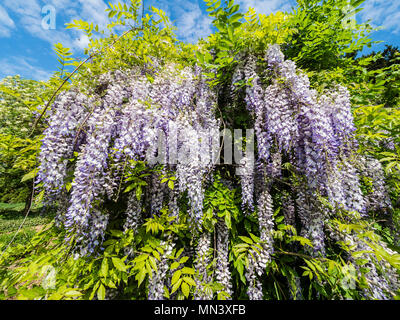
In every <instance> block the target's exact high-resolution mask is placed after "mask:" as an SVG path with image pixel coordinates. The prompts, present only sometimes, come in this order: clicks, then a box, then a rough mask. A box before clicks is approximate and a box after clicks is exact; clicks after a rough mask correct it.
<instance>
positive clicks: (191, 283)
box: [182, 277, 196, 287]
mask: <svg viewBox="0 0 400 320" xmlns="http://www.w3.org/2000/svg"><path fill="white" fill-rule="evenodd" d="M182 279H183V281H185V282H186V283H187V284H189V285H191V286H194V287H195V286H196V282H195V281H194V280H193V278H190V277H182Z"/></svg>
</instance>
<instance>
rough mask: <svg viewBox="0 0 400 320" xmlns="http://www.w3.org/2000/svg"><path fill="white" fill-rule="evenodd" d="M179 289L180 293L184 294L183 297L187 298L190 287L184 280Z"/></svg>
mask: <svg viewBox="0 0 400 320" xmlns="http://www.w3.org/2000/svg"><path fill="white" fill-rule="evenodd" d="M181 290H182V293H183V294H184V295H185V297H186V298H188V297H189V293H190V288H189V286H188V284H187V283H186V282H182V285H181Z"/></svg>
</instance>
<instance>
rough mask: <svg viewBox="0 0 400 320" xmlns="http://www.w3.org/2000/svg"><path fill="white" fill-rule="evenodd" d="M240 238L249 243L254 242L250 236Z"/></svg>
mask: <svg viewBox="0 0 400 320" xmlns="http://www.w3.org/2000/svg"><path fill="white" fill-rule="evenodd" d="M239 238H240V239H241V240H243V241H244V242H246V243H248V244H253V243H254V242H253V240H251V239H250V238H248V237H244V236H239Z"/></svg>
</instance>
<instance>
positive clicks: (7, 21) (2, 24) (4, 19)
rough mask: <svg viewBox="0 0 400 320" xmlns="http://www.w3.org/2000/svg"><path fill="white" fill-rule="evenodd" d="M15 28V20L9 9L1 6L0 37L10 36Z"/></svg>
mask: <svg viewBox="0 0 400 320" xmlns="http://www.w3.org/2000/svg"><path fill="white" fill-rule="evenodd" d="M14 28H15V23H14V20H12V19H11V18H10V16H9V15H8V13H7V11H6V10H5V9H4V8H3V7H2V6H0V37H9V36H10V35H11V29H14Z"/></svg>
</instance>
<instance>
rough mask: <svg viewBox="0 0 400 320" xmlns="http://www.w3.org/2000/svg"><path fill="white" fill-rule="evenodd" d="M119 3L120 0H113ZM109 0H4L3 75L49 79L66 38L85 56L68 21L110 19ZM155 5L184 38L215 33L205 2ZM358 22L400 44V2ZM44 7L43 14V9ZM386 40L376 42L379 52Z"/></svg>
mask: <svg viewBox="0 0 400 320" xmlns="http://www.w3.org/2000/svg"><path fill="white" fill-rule="evenodd" d="M111 2H113V3H115V2H117V0H112V1H111ZM106 3H108V1H104V0H74V1H72V0H0V48H1V50H0V78H3V77H5V76H7V75H14V74H20V75H21V76H23V77H26V78H32V79H36V80H46V79H48V77H49V76H50V75H51V73H52V72H53V71H54V70H56V68H57V66H58V62H57V57H56V55H55V54H54V53H53V50H52V46H53V44H54V43H56V42H61V43H62V44H63V45H64V46H66V47H69V48H72V50H73V53H74V56H76V57H81V58H83V57H84V56H83V51H82V49H83V48H84V47H85V45H86V44H87V39H85V37H84V36H83V35H82V34H80V33H79V32H77V31H75V30H71V29H69V30H66V29H65V26H64V24H65V23H67V22H71V21H72V20H73V19H83V20H86V21H92V22H94V23H95V24H98V25H99V26H105V25H106V23H107V14H106V13H105V12H104V10H105V9H106V8H107V5H106ZM236 3H238V4H240V5H241V9H242V11H244V10H246V9H248V8H249V7H253V8H255V9H256V10H257V11H258V12H259V13H267V14H268V13H270V12H275V11H277V10H283V11H290V10H291V7H292V6H294V5H295V3H296V1H295V0H236ZM46 5H47V6H49V5H50V6H52V7H53V8H54V9H55V28H54V29H46V28H44V27H43V24H42V21H43V19H44V18H45V17H46V13H48V11H47V10H46V8H45V6H46ZM150 5H154V6H156V7H158V8H160V9H162V10H164V11H165V12H166V13H167V14H168V15H169V16H170V18H171V20H173V21H174V24H175V25H176V26H177V27H178V32H177V35H178V38H179V39H181V40H184V41H191V42H195V41H196V40H197V39H198V38H199V37H206V36H207V35H208V34H210V33H211V32H212V29H211V19H210V18H209V17H208V16H207V12H206V11H205V5H204V3H203V1H202V0H198V1H197V0H192V1H187V0H158V1H157V0H145V7H146V8H147V7H149V6H150ZM363 7H364V10H363V11H361V12H359V13H358V14H357V20H358V21H367V20H368V19H371V20H372V25H373V26H375V27H378V26H381V27H383V28H384V29H383V30H380V31H377V32H375V33H374V34H373V39H374V40H377V41H378V40H383V41H384V43H387V44H393V45H395V46H400V23H399V21H400V1H399V0H395V1H387V0H366V2H365V3H364V4H363ZM42 11H43V13H42ZM383 46H384V44H381V45H376V46H375V47H374V48H373V49H375V50H379V49H380V48H382V47H383Z"/></svg>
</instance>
